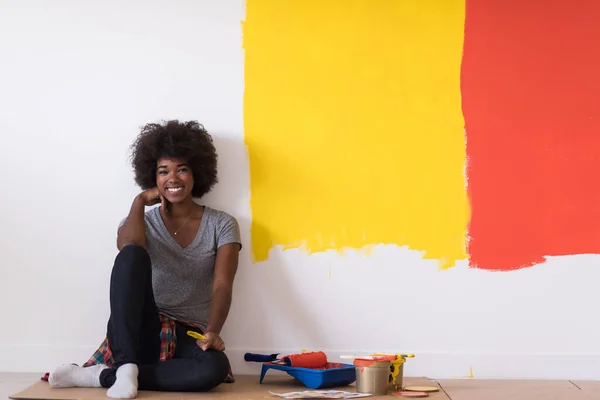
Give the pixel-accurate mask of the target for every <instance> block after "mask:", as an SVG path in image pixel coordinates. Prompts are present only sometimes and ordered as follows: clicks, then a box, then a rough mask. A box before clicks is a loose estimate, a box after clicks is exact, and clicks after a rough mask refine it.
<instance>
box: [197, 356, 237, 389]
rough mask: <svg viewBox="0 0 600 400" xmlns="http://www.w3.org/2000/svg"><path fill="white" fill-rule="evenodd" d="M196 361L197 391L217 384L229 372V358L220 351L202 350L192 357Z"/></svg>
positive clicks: (222, 380) (212, 387)
mask: <svg viewBox="0 0 600 400" xmlns="http://www.w3.org/2000/svg"><path fill="white" fill-rule="evenodd" d="M194 359H195V361H196V363H198V367H199V368H198V369H197V371H198V375H199V376H198V377H197V378H198V380H197V382H198V388H197V391H208V390H211V389H214V388H215V387H217V386H219V385H220V384H221V383H223V382H224V381H225V378H227V375H228V374H229V370H230V364H229V359H228V358H227V356H226V355H225V353H223V352H222V351H215V350H209V351H202V353H200V354H197V356H196V357H194Z"/></svg>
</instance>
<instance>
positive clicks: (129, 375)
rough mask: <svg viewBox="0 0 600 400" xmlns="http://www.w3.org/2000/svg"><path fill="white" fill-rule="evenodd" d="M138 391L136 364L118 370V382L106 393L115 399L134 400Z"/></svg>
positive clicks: (126, 365) (125, 365) (123, 366)
mask: <svg viewBox="0 0 600 400" xmlns="http://www.w3.org/2000/svg"><path fill="white" fill-rule="evenodd" d="M137 391H138V367H137V365H135V364H124V365H121V366H120V367H119V369H117V380H116V381H115V384H114V385H112V387H111V388H110V389H108V391H107V392H106V395H107V396H108V397H112V398H113V399H133V398H135V397H136V396H137Z"/></svg>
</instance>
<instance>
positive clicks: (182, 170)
mask: <svg viewBox="0 0 600 400" xmlns="http://www.w3.org/2000/svg"><path fill="white" fill-rule="evenodd" d="M179 172H188V169H187V168H181V169H180V170H179Z"/></svg>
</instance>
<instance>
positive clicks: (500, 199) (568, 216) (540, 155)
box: [461, 0, 600, 270]
mask: <svg viewBox="0 0 600 400" xmlns="http://www.w3.org/2000/svg"><path fill="white" fill-rule="evenodd" d="M466 7H467V9H466V23H465V44H464V60H463V67H462V76H461V80H462V83H461V84H462V96H463V113H464V117H465V123H466V139H467V155H468V165H467V176H468V193H469V196H470V201H471V207H472V218H471V223H470V227H469V236H470V239H469V253H470V264H471V266H472V267H476V268H483V269H490V270H513V269H518V268H523V267H528V266H532V265H534V264H536V263H540V262H543V261H544V256H559V255H569V254H584V253H600V1H592V0H587V1H582V0H579V1H578V0H546V1H542V0H502V1H497V0H487V1H483V0H479V1H475V0H473V1H468V0H467V5H466Z"/></svg>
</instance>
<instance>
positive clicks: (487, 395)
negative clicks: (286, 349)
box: [0, 373, 600, 400]
mask: <svg viewBox="0 0 600 400" xmlns="http://www.w3.org/2000/svg"><path fill="white" fill-rule="evenodd" d="M40 376H41V374H17V373H0V400H5V399H8V396H9V395H12V394H15V393H17V392H20V391H21V390H23V389H25V388H27V387H29V386H31V385H32V384H34V383H38V382H39V379H40ZM238 382H239V384H238V385H235V384H234V385H221V387H222V388H221V389H220V390H218V391H216V392H213V393H212V395H206V394H204V395H202V394H200V395H197V394H183V395H182V394H178V395H173V394H171V395H165V394H164V393H162V394H159V393H153V392H146V393H142V392H140V396H139V397H138V398H139V399H165V398H166V399H171V400H184V399H194V398H195V399H198V398H200V397H202V398H203V399H207V400H208V399H215V400H216V399H219V400H229V399H231V400H242V399H243V400H252V399H255V400H265V399H278V398H277V397H272V396H271V395H269V393H268V391H269V390H272V391H274V392H277V393H283V392H286V391H292V390H303V388H302V387H300V386H298V385H297V384H295V383H294V381H293V380H290V378H289V377H288V376H287V375H283V376H274V377H266V378H265V382H264V384H263V385H259V384H258V377H246V376H243V377H238ZM427 383H429V384H433V385H436V384H437V385H439V386H440V388H441V390H440V391H439V392H437V393H432V394H431V395H430V396H429V398H431V399H433V400H480V399H481V400H530V399H531V400H535V399H540V400H542V399H543V400H583V399H589V400H591V399H596V400H597V399H600V381H568V380H564V381H542V380H538V381H524V380H523V381H510V380H478V379H457V380H437V381H427V380H425V379H424V378H405V385H406V384H408V385H411V384H417V385H423V384H427ZM38 385H47V384H46V383H38ZM353 389H354V387H350V388H346V390H349V391H353ZM45 390H47V389H45ZM50 390H51V391H52V393H50V396H47V397H43V396H42V397H41V398H46V399H50V398H54V399H59V398H66V399H69V398H71V399H76V398H79V399H81V400H83V399H85V400H88V399H89V400H98V399H101V398H105V397H104V393H105V391H104V390H103V389H86V390H89V392H86V395H85V396H81V392H79V394H77V395H72V394H69V392H68V390H70V389H66V390H67V391H64V392H58V390H57V389H53V390H52V389H50ZM62 390H65V389H62ZM75 390H79V389H75ZM62 393H64V396H61V395H62ZM88 394H89V395H88ZM82 398H83V399H82ZM388 398H390V396H388Z"/></svg>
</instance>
